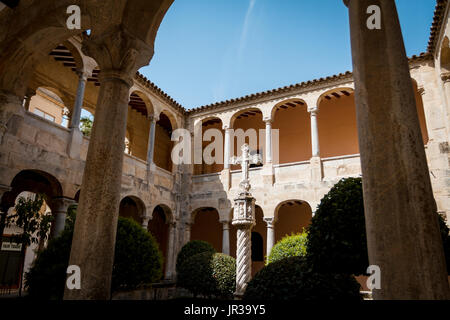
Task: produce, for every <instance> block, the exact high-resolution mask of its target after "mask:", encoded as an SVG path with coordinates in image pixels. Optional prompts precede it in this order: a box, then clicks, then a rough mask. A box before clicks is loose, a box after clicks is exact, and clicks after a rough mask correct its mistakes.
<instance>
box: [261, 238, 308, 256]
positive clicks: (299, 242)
mask: <svg viewBox="0 0 450 320" xmlns="http://www.w3.org/2000/svg"><path fill="white" fill-rule="evenodd" d="M307 239H308V233H307V232H306V231H304V232H303V233H298V234H293V235H290V236H286V237H284V238H283V239H281V240H280V241H278V242H277V243H276V244H275V245H274V246H273V248H272V251H271V252H270V255H269V256H268V257H267V263H266V264H269V263H272V262H275V261H278V260H281V259H285V258H290V257H304V256H306V242H307Z"/></svg>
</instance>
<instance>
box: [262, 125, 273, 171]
mask: <svg viewBox="0 0 450 320" xmlns="http://www.w3.org/2000/svg"><path fill="white" fill-rule="evenodd" d="M264 122H265V123H266V162H265V164H267V163H272V119H266V120H264Z"/></svg>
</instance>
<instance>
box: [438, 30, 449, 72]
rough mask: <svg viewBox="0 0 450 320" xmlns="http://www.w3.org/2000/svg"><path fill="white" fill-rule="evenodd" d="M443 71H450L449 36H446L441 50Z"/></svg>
mask: <svg viewBox="0 0 450 320" xmlns="http://www.w3.org/2000/svg"><path fill="white" fill-rule="evenodd" d="M439 57H440V67H441V73H443V72H444V73H445V72H450V41H449V39H448V37H447V36H445V37H444V39H443V41H442V46H441V52H440V56H439Z"/></svg>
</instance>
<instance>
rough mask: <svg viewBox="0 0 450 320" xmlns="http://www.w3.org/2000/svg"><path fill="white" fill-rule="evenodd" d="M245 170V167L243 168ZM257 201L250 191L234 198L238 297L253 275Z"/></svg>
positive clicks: (236, 292) (233, 222) (242, 293)
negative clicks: (253, 245)
mask: <svg viewBox="0 0 450 320" xmlns="http://www.w3.org/2000/svg"><path fill="white" fill-rule="evenodd" d="M242 170H244V168H243V169H242ZM255 201H256V199H255V198H253V197H252V196H251V194H249V193H248V192H241V193H240V195H239V196H238V197H237V198H236V199H234V214H233V221H232V224H233V225H234V226H236V229H237V245H236V291H235V293H234V295H235V297H236V298H237V299H240V298H242V296H243V295H244V293H245V289H246V288H247V284H248V282H249V281H250V279H251V275H252V241H251V238H252V236H251V234H252V228H253V226H254V225H255V215H254V213H255Z"/></svg>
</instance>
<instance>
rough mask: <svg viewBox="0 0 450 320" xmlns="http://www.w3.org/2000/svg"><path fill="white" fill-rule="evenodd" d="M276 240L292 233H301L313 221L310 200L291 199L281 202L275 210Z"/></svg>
mask: <svg viewBox="0 0 450 320" xmlns="http://www.w3.org/2000/svg"><path fill="white" fill-rule="evenodd" d="M274 218H275V219H274V220H275V221H276V222H275V242H278V241H280V240H281V239H282V238H283V237H285V236H288V235H290V234H292V233H301V232H303V228H307V227H308V226H309V224H310V223H311V219H312V209H311V206H310V205H309V203H308V202H306V201H302V200H298V199H291V200H285V201H283V202H280V203H279V204H278V205H277V207H276V208H275V212H274Z"/></svg>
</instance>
